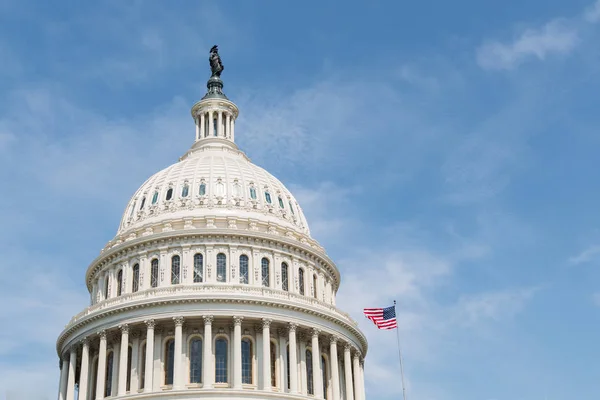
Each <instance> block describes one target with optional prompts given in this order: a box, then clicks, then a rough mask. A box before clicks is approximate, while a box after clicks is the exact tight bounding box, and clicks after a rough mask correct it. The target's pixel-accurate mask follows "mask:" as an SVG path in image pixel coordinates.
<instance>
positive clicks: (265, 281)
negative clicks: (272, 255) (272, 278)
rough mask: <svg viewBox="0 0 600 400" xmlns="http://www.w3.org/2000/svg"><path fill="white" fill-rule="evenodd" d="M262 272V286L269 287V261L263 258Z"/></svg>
mask: <svg viewBox="0 0 600 400" xmlns="http://www.w3.org/2000/svg"><path fill="white" fill-rule="evenodd" d="M261 267H262V268H261V270H262V275H261V276H262V285H263V286H265V287H269V259H268V258H263V259H262V261H261Z"/></svg>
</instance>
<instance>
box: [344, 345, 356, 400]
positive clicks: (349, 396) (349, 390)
mask: <svg viewBox="0 0 600 400" xmlns="http://www.w3.org/2000/svg"><path fill="white" fill-rule="evenodd" d="M344 370H345V371H344V372H345V374H344V378H345V379H346V400H354V389H353V387H352V360H351V358H350V345H349V344H347V345H346V347H344Z"/></svg>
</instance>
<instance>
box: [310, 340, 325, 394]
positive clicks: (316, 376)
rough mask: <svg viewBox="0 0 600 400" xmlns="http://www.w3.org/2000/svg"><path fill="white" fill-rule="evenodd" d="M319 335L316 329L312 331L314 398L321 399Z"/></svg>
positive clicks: (321, 381) (321, 379)
mask: <svg viewBox="0 0 600 400" xmlns="http://www.w3.org/2000/svg"><path fill="white" fill-rule="evenodd" d="M319 333H321V332H320V331H319V330H318V329H313V331H312V343H311V347H312V366H313V386H314V389H315V397H316V398H317V399H322V398H323V375H322V372H321V352H320V351H319Z"/></svg>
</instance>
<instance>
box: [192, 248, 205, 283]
mask: <svg viewBox="0 0 600 400" xmlns="http://www.w3.org/2000/svg"><path fill="white" fill-rule="evenodd" d="M203 263H204V259H203V257H202V254H200V253H198V254H196V255H194V283H200V282H202V281H203V280H204V265H203Z"/></svg>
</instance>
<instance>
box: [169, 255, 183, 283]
mask: <svg viewBox="0 0 600 400" xmlns="http://www.w3.org/2000/svg"><path fill="white" fill-rule="evenodd" d="M180 271H181V258H180V257H179V256H173V258H171V285H178V284H179V276H180Z"/></svg>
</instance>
